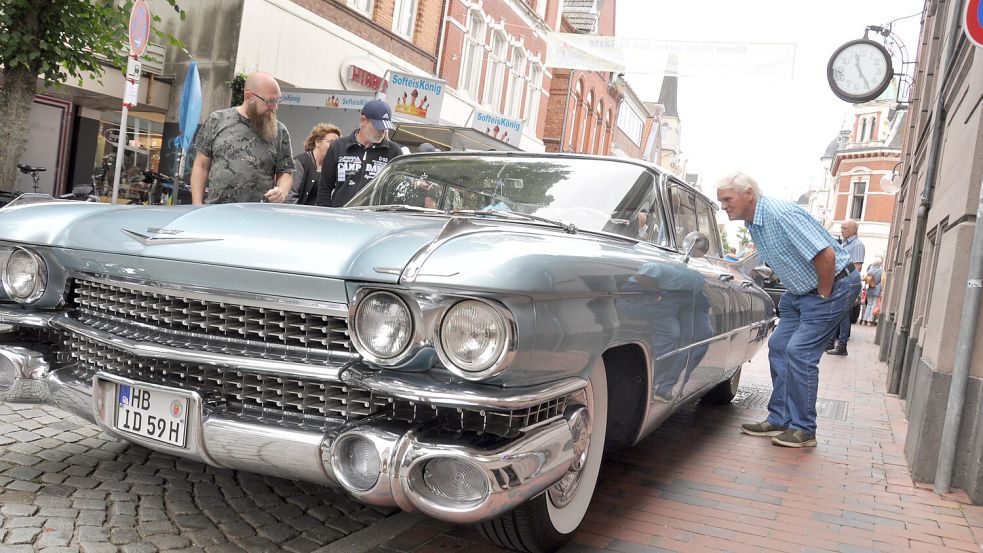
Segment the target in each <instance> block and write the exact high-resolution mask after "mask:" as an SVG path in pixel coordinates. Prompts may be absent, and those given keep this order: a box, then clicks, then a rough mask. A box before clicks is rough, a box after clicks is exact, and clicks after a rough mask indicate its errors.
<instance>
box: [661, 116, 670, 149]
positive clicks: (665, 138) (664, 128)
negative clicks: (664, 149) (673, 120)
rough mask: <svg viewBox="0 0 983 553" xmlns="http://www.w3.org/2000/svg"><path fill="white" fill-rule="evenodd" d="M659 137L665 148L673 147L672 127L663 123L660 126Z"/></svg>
mask: <svg viewBox="0 0 983 553" xmlns="http://www.w3.org/2000/svg"><path fill="white" fill-rule="evenodd" d="M659 137H660V140H661V142H662V145H663V146H671V145H672V125H670V124H669V123H668V122H666V121H663V122H662V124H661V125H660V126H659Z"/></svg>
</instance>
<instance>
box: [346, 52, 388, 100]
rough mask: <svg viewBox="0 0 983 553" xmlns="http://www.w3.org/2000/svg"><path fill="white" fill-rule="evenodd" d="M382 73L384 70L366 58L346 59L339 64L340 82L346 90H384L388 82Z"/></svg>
mask: <svg viewBox="0 0 983 553" xmlns="http://www.w3.org/2000/svg"><path fill="white" fill-rule="evenodd" d="M383 74H385V71H384V70H382V69H380V68H378V66H376V64H375V63H373V62H372V60H369V59H367V58H366V59H362V58H357V59H353V60H348V61H345V62H343V63H342V64H341V84H342V86H344V87H345V89H346V90H371V91H373V92H385V91H386V89H387V88H388V86H389V83H387V82H386V79H385V78H384V77H383V76H382V75H383Z"/></svg>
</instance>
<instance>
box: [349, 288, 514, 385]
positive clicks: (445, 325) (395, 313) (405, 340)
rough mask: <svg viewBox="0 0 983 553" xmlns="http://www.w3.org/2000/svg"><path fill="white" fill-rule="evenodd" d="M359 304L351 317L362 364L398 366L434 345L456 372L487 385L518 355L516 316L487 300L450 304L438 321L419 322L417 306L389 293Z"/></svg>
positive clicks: (367, 296) (375, 294) (441, 310)
mask: <svg viewBox="0 0 983 553" xmlns="http://www.w3.org/2000/svg"><path fill="white" fill-rule="evenodd" d="M356 302H357V303H356V305H355V306H354V310H353V312H352V316H351V321H352V330H353V331H354V332H353V336H352V338H353V342H354V344H355V347H356V349H358V351H359V353H361V354H362V356H363V358H365V359H366V361H369V362H370V363H373V364H376V365H382V366H396V365H399V364H401V363H403V362H405V361H406V360H407V359H409V358H411V357H412V356H413V354H414V353H415V351H414V350H418V349H420V348H419V347H418V346H421V345H422V343H423V342H425V341H432V343H433V346H434V347H435V349H436V350H437V355H438V356H439V357H440V359H441V361H442V362H443V363H444V365H445V366H446V367H447V368H448V369H449V370H450V371H451V372H453V373H454V374H457V375H458V376H460V377H462V378H466V379H468V380H484V379H487V378H490V377H491V376H494V375H495V374H498V372H500V371H501V370H502V369H504V367H505V366H506V365H507V362H508V359H509V354H510V353H511V352H512V351H513V350H514V347H513V345H514V336H515V330H514V326H515V325H514V324H513V322H512V320H511V314H510V313H509V312H508V310H507V309H505V308H504V307H501V306H497V305H493V304H492V303H490V302H486V301H484V300H477V299H460V300H457V301H453V302H451V301H448V302H445V303H443V304H441V307H440V308H439V310H438V314H437V316H423V314H418V315H417V316H414V310H413V309H411V307H410V306H411V305H414V306H415V305H416V304H415V303H412V304H411V303H410V302H408V301H406V300H405V299H404V298H403V297H402V296H400V295H399V294H397V293H395V292H391V291H388V290H377V291H370V292H368V293H366V294H365V295H364V296H361V298H360V299H358V298H356ZM417 311H419V309H417ZM428 315H429V314H428ZM423 320H426V321H431V322H430V323H429V325H430V326H432V327H433V328H426V329H422V328H419V327H420V326H421V325H422V324H421V323H420V322H419V321H423Z"/></svg>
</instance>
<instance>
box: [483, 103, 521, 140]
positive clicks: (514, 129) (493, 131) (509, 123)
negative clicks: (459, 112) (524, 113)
mask: <svg viewBox="0 0 983 553" xmlns="http://www.w3.org/2000/svg"><path fill="white" fill-rule="evenodd" d="M471 128H472V129H478V130H479V131H481V132H483V133H485V134H487V135H488V136H491V137H492V138H497V139H499V140H501V141H502V142H507V143H508V144H511V145H512V146H515V147H516V148H518V147H519V141H520V140H521V139H522V120H520V119H512V118H511V117H505V116H504V115H497V114H494V113H491V112H488V111H482V110H480V109H476V110H474V117H472V118H471Z"/></svg>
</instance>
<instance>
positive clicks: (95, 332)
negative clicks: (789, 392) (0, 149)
mask: <svg viewBox="0 0 983 553" xmlns="http://www.w3.org/2000/svg"><path fill="white" fill-rule="evenodd" d="M720 244H721V243H720V237H719V234H718V231H717V225H716V222H715V207H714V204H713V203H712V202H710V201H709V200H707V199H706V198H705V197H704V196H702V195H701V194H699V193H698V192H696V191H695V190H694V189H692V188H691V187H689V186H687V185H686V184H684V183H683V182H681V181H679V180H677V179H676V178H675V177H673V176H670V175H666V174H665V173H663V172H662V171H661V170H660V169H658V168H656V167H654V166H651V165H648V164H644V163H640V162H636V161H631V160H620V159H614V158H596V157H584V156H559V155H533V154H512V153H509V154H499V155H495V154H488V153H481V154H463V153H437V154H419V155H417V154H414V155H407V156H403V157H400V158H397V159H396V160H395V161H394V162H392V163H390V164H389V165H388V166H387V167H386V168H385V169H384V170H383V171H382V172H380V173H379V175H378V176H377V177H376V179H375V180H374V181H372V183H371V184H370V185H369V186H368V187H367V188H365V189H364V190H363V191H361V192H360V193H359V194H358V195H357V196H355V198H354V199H353V200H352V201H351V203H349V204H348V206H346V207H345V208H341V209H327V208H317V207H307V206H294V205H278V204H259V203H257V204H227V205H212V206H205V207H202V206H174V207H160V206H113V205H109V204H85V203H80V202H61V201H46V202H36V203H19V202H14V203H12V204H11V205H10V206H8V207H7V208H5V209H3V210H2V211H0V252H2V255H0V268H2V280H3V288H4V290H5V294H6V298H5V301H4V303H3V304H2V305H0V322H2V323H6V324H8V325H12V326H13V327H14V330H13V331H11V332H9V333H7V334H5V335H3V336H2V337H0V342H2V344H3V345H2V346H0V358H2V359H4V360H5V361H4V362H0V391H2V392H3V394H4V396H3V397H5V398H6V400H8V401H21V402H23V401H33V402H42V403H50V404H53V405H56V406H58V407H60V408H61V409H64V410H66V411H68V412H71V413H74V414H77V415H79V416H81V417H84V418H86V419H88V420H90V421H93V422H95V423H96V424H98V425H99V426H100V427H101V428H102V429H103V430H104V431H106V432H108V433H110V434H112V435H114V436H116V437H118V438H120V439H123V440H127V441H130V442H133V443H137V444H140V445H143V446H145V447H147V448H150V449H153V450H156V451H160V452H164V453H170V454H173V455H178V456H181V457H187V458H190V459H194V460H197V461H201V462H204V463H208V464H210V465H215V466H220V467H228V468H235V469H243V470H249V471H254V472H259V473H266V474H272V475H277V476H280V477H285V478H292V479H297V480H304V481H309V482H316V483H319V484H326V485H333V486H340V487H342V488H344V489H345V490H347V492H348V493H350V494H351V496H352V497H354V498H355V499H356V500H358V501H361V502H365V503H369V504H376V505H388V506H398V507H399V508H401V509H404V510H407V511H418V512H422V513H424V514H426V515H429V516H431V517H434V518H436V519H440V520H444V521H449V522H452V523H480V525H481V527H482V529H483V530H484V532H485V535H486V536H488V538H489V539H490V540H491V541H493V542H495V543H496V544H499V545H502V546H505V547H509V548H513V549H517V550H526V551H551V550H555V549H557V548H558V547H560V546H561V545H562V544H563V543H565V542H566V541H567V540H568V539H569V538H570V537H571V535H572V533H573V532H574V531H575V530H576V529H577V527H578V526H579V525H580V523H581V521H582V519H583V517H584V514H585V512H586V510H587V507H588V504H589V503H590V500H591V496H592V494H593V492H594V488H595V485H596V482H597V477H598V472H599V470H600V467H601V458H602V452H603V451H604V450H605V449H613V448H621V447H627V446H631V445H633V444H634V443H636V442H638V441H639V440H640V439H642V438H643V437H644V436H646V435H647V434H649V433H650V432H652V431H653V430H654V429H655V428H656V427H658V426H659V424H661V423H662V422H663V421H664V420H666V418H668V417H669V416H670V415H671V414H672V413H673V412H674V411H676V410H677V409H679V408H680V406H682V405H685V404H687V403H689V402H693V401H695V400H697V399H699V398H703V400H704V401H705V402H729V401H731V400H732V399H733V398H734V395H735V393H736V391H737V386H738V383H739V380H740V375H741V366H742V364H744V363H745V362H747V361H748V360H749V359H750V358H751V357H752V356H753V355H754V354H755V352H756V351H757V350H758V349H759V348H760V346H761V345H762V343H763V342H764V341H765V340H766V339H767V336H768V333H769V331H770V330H771V328H772V325H773V322H774V320H775V317H774V310H773V308H772V304H771V301H770V300H769V299H768V296H767V295H766V294H765V292H764V291H762V290H761V289H760V288H759V287H757V286H756V285H755V284H754V283H753V281H752V280H751V279H750V278H748V277H745V276H744V275H742V274H740V273H739V272H736V271H734V270H732V269H731V268H730V266H729V264H727V263H725V262H723V261H722V260H721V259H720V255H721V245H720Z"/></svg>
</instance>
